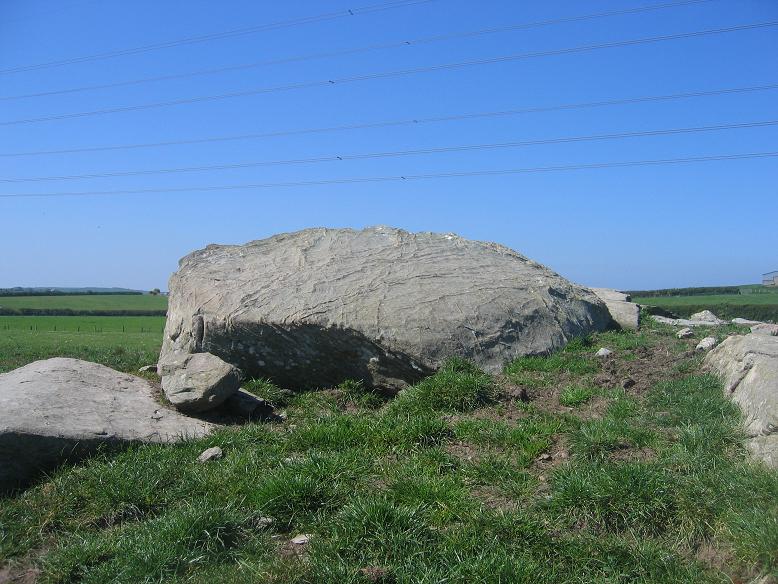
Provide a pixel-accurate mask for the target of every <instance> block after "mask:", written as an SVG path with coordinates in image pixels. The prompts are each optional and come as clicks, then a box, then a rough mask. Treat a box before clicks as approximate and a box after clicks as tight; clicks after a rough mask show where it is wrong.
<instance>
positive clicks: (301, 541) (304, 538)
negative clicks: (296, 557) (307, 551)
mask: <svg viewBox="0 0 778 584" xmlns="http://www.w3.org/2000/svg"><path fill="white" fill-rule="evenodd" d="M309 541H311V536H310V535H309V534H307V533H306V534H300V535H296V536H294V537H293V538H292V539H291V542H292V543H293V544H295V545H305V544H307V543H308V542H309Z"/></svg>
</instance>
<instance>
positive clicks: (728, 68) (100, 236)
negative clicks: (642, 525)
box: [0, 0, 778, 289]
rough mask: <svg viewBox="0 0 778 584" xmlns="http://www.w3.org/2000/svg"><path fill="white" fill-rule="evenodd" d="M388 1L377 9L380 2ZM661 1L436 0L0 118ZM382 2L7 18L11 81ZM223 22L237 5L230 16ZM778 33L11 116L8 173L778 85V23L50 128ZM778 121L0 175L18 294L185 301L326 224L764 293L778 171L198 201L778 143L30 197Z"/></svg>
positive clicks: (69, 72) (610, 148)
mask: <svg viewBox="0 0 778 584" xmlns="http://www.w3.org/2000/svg"><path fill="white" fill-rule="evenodd" d="M374 3H377V2H374ZM661 3H663V2H661V0H660V1H657V0H654V1H653V2H652V1H650V0H644V1H632V0H621V1H606V0H603V1H598V2H587V3H583V2H574V1H570V0H558V1H554V2H516V1H508V0H494V1H486V2H475V1H473V0H432V1H429V2H422V3H419V4H416V5H412V6H405V7H398V8H393V9H391V10H384V11H377V12H372V13H369V14H364V13H363V14H360V13H359V11H355V12H356V13H355V15H354V16H347V17H342V18H333V19H330V20H326V21H320V22H314V23H309V24H304V25H300V26H294V27H286V28H281V29H276V30H266V31H263V32H256V33H252V34H246V35H241V36H235V37H232V38H226V39H219V40H213V41H210V42H202V43H194V44H187V45H182V46H177V47H172V48H167V49H161V50H154V51H146V52H142V53H138V54H134V55H127V56H122V57H116V58H110V59H101V60H94V61H88V62H82V63H77V64H71V65H63V66H57V67H49V68H43V69H37V70H28V71H22V72H15V73H7V72H6V73H2V72H1V71H0V98H2V97H8V96H18V95H27V94H30V93H38V92H46V91H55V90H60V89H69V88H74V87H81V86H86V85H100V84H110V83H114V82H120V81H126V80H131V79H138V78H146V77H153V76H159V75H168V74H178V73H186V72H191V71H197V70H200V69H207V68H218V67H225V66H230V65H240V64H244V63H251V62H257V61H266V60H278V59H284V58H288V57H295V56H300V55H308V54H321V53H326V52H337V51H342V50H346V49H351V48H356V47H364V46H368V45H374V44H384V43H394V42H397V41H403V40H413V39H417V38H424V37H430V36H435V35H444V34H450V33H458V32H466V31H474V30H479V29H485V28H492V27H503V26H508V25H512V24H521V23H529V22H534V21H539V20H547V19H559V18H564V17H570V16H577V15H583V14H591V13H594V12H602V11H609V10H620V9H627V8H633V7H639V6H646V5H651V4H661ZM369 4H370V1H369V0H368V1H365V2H363V3H357V2H352V1H348V2H346V1H341V0H328V1H327V2H314V1H312V0H311V1H300V0H295V1H291V2H255V1H248V0H235V1H233V2H230V3H228V4H225V3H219V4H217V3H213V2H210V1H206V0H189V1H187V2H186V3H184V2H153V1H151V0H135V1H133V2H120V1H119V0H104V1H97V0H62V1H61V2H57V3H55V2H52V1H51V0H0V70H6V69H11V68H15V67H18V66H25V65H32V64H37V63H45V62H49V61H54V60H60V59H68V58H71V57H80V56H83V55H91V54H95V53H103V52H106V51H113V50H121V49H125V48H132V47H138V46H145V45H149V44H154V43H159V42H165V41H170V40H176V39H180V38H185V37H191V36H196V35H202V34H209V33H215V32H221V31H226V30H231V29H237V28H242V27H253V26H259V25H263V24H266V23H273V22H277V21H286V20H290V19H298V18H303V17H308V16H313V15H319V14H323V13H336V12H340V11H344V10H347V9H349V8H358V7H361V6H367V5H369ZM227 7H228V8H229V9H227ZM773 20H778V3H776V2H774V1H773V0H737V1H735V0H712V1H709V2H701V3H697V4H690V5H686V6H679V7H674V8H667V9H663V10H656V11H652V12H642V13H635V14H628V15H620V16H612V17H608V18H600V19H593V20H585V21H579V22H571V23H564V24H556V25H551V26H544V27H538V28H529V29H523V30H513V31H510V32H501V33H494V34H488V35H481V36H475V37H471V38H458V39H454V40H448V41H441V42H434V43H426V44H418V45H415V44H411V45H409V46H404V47H397V48H387V49H379V50H374V51H369V52H364V53H359V54H353V55H349V56H338V57H326V58H318V59H309V60H304V61H298V62H291V63H285V64H278V65H267V66H258V67H253V68H249V69H243V70H239V71H233V72H225V73H219V74H213V75H206V76H197V77H190V78H185V79H177V80H169V81H157V82H153V83H143V84H138V85H135V86H122V87H114V88H107V89H100V90H91V91H85V92H76V93H70V94H60V95H53V96H44V97H29V98H24V99H13V100H2V99H0V155H2V154H13V153H20V152H32V151H44V150H60V149H74V148H88V147H99V146H111V145H125V144H133V143H150V142H159V141H169V140H173V141H178V140H187V139H199V138H207V137H214V136H232V135H239V134H251V133H265V132H275V131H281V132H283V131H288V130H296V129H309V128H317V127H327V126H338V125H347V124H362V123H370V122H379V121H385V120H402V119H418V118H428V117H437V116H448V115H459V114H468V113H477V112H490V111H502V110H514V109H523V108H532V107H546V106H554V105H559V104H571V103H582V102H589V101H597V100H611V99H621V98H631V97H643V96H650V95H663V94H676V93H683V92H694V91H707V90H716V89H720V88H729V87H745V86H754V85H764V84H770V83H778V65H777V63H778V62H777V61H776V59H775V55H776V54H778V27H766V28H761V29H753V30H746V31H738V32H731V33H727V34H719V35H709V36H701V37H696V38H687V39H681V40H673V41H667V42H658V43H650V44H643V45H635V46H628V47H618V48H611V49H603V50H594V51H585V52H574V53H570V54H565V55H556V56H545V57H537V58H527V59H522V60H514V61H509V62H502V63H496V64H489V65H480V66H472V67H465V68H459V69H448V70H440V71H435V72H426V73H418V74H413V75H403V76H397V77H391V78H385V79H372V80H366V81H360V82H353V83H336V84H329V85H327V86H322V87H310V88H303V89H296V90H287V91H274V92H268V93H263V94H255V95H250V96H245V97H239V98H231V99H222V100H215V101H210V102H205V103H195V104H187V105H180V106H175V107H160V108H152V109H145V110H139V111H132V112H123V113H115V114H111V115H91V116H83V117H78V118H72V119H63V120H54V121H47V122H36V123H23V124H7V123H4V122H10V121H16V120H26V119H30V118H38V117H44V116H50V115H59V114H68V113H75V112H90V111H94V110H100V109H106V108H113V107H122V106H131V105H139V104H147V103H154V102H161V101H168V100H175V99H179V98H187V97H196V96H204V95H214V94H223V93H230V92H235V91H242V90H252V89H259V88H265V87H275V86H281V85H286V84H294V83H299V82H313V81H321V80H329V79H340V78H345V77H351V76H358V75H370V74H374V73H380V72H384V71H394V70H401V69H408V68H416V67H427V66H433V65H439V64H445V63H457V62H462V61H469V60H478V59H489V58H492V57H498V56H503V55H511V54H519V53H528V52H538V51H552V50H557V49H563V48H568V47H576V46H583V45H591V44H601V43H609V42H614V41H621V40H628V39H637V38H642V37H653V36H662V35H672V34H677V33H685V32H690V31H700V30H706V29H717V28H723V27H732V26H737V25H742V24H750V23H756V22H767V21H773ZM776 119H778V90H772V91H758V92H751V93H745V94H742V93H741V94H733V95H724V96H709V97H700V98H694V99H681V100H668V101H662V102H649V103H638V104H629V105H618V106H611V107H602V108H590V109H573V110H567V111H555V112H542V113H532V114H522V115H514V116H504V117H497V118H476V119H470V120H464V121H455V122H447V123H428V124H416V125H412V126H397V127H386V128H373V129H361V130H351V131H339V132H327V133H318V134H300V135H291V136H290V135H287V136H281V137H274V138H265V139H252V140H233V141H224V142H213V143H206V144H192V145H177V146H169V147H154V148H139V149H129V150H127V149H125V150H109V151H99V152H88V153H70V154H55V155H36V156H0V178H2V179H4V180H3V181H2V182H0V194H30V193H63V192H73V191H77V192H82V191H117V190H138V189H152V190H153V189H171V188H182V189H185V190H184V191H181V192H175V193H170V192H150V193H146V194H129V195H116V196H110V195H109V196H106V195H102V196H80V197H48V198H8V197H5V198H0V287H4V286H16V285H26V286H43V285H60V286H82V285H93V286H126V287H133V288H145V289H149V288H153V287H160V288H163V289H166V288H167V279H168V277H169V275H170V274H171V272H172V271H174V270H175V268H176V265H177V261H178V259H179V258H180V257H181V256H183V255H185V254H186V253H188V252H189V251H191V250H194V249H197V248H201V247H203V246H205V245H207V244H208V243H243V242H246V241H249V240H252V239H261V238H263V237H267V236H269V235H272V234H274V233H278V232H283V231H292V230H297V229H302V228H305V227H312V226H329V227H341V226H343V227H346V226H348V227H363V226H369V225H375V224H386V225H393V226H398V227H402V228H405V229H408V230H412V231H443V232H456V233H459V234H461V235H463V236H465V237H469V238H474V239H481V240H492V241H497V242H500V243H503V244H505V245H508V246H510V247H512V248H514V249H516V250H518V251H520V252H522V253H524V254H526V255H528V256H529V257H532V258H533V259H535V260H537V261H540V262H542V263H544V264H546V265H548V266H550V267H551V268H553V269H554V270H556V271H558V272H559V273H561V274H562V275H564V276H566V277H568V278H570V279H571V280H574V281H577V282H580V283H584V284H588V285H596V286H612V287H617V288H623V289H629V288H655V287H669V286H692V285H716V284H734V283H745V282H757V281H758V280H759V276H760V274H761V273H762V272H766V271H768V270H772V269H778V253H776V250H778V196H777V195H778V193H777V192H776V191H778V159H776V158H762V159H750V160H734V161H718V162H707V163H695V164H684V165H673V166H653V167H621V168H604V169H597V170H575V171H560V172H544V173H533V174H512V175H493V176H469V177H458V178H445V179H431V180H418V181H416V180H414V181H392V182H362V183H353V184H327V185H319V186H297V187H274V188H263V189H259V188H256V189H248V190H239V191H218V190H217V191H210V192H203V191H198V187H203V186H224V185H241V184H256V183H283V182H300V181H302V182H305V181H318V180H330V179H340V178H358V177H377V176H397V175H418V174H435V173H448V172H472V171H484V170H499V169H511V168H513V169H515V168H527V167H538V166H560V165H561V166H564V165H576V164H590V163H601V162H606V163H613V162H622V161H631V160H649V159H668V158H682V157H696V156H712V155H719V154H741V153H748V152H766V151H778V140H777V139H778V127H776V126H768V127H756V128H748V129H733V130H725V131H717V132H707V133H693V134H685V135H671V136H654V137H641V138H625V139H621V140H607V141H584V142H579V143H561V144H560V143H558V144H547V145H538V146H527V147H516V148H501V149H491V150H470V151H464V152H454V153H451V152H449V153H436V154H426V155H414V156H402V157H394V158H384V159H367V160H365V159H363V160H343V161H336V162H320V163H314V164H299V165H288V164H283V165H274V166H261V167H248V168H242V169H229V170H208V171H200V172H187V173H170V174H156V175H141V176H124V177H108V178H91V179H77V180H58V181H26V182H9V179H20V178H40V177H50V176H61V175H82V174H94V173H105V172H117V171H118V172H123V171H140V170H150V169H166V168H179V167H191V166H202V165H218V164H240V163H251V162H256V161H270V160H289V159H300V158H312V157H320V156H321V157H328V156H338V155H339V156H348V155H353V154H361V153H369V152H388V151H398V150H415V149H424V148H439V147H450V146H463V145H471V144H491V143H503V142H516V141H527V140H541V139H547V138H560V137H566V136H587V135H594V134H612V133H621V132H639V131H645V130H659V129H671V128H681V127H698V126H709V125H722V124H733V123H743V122H754V121H767V120H776Z"/></svg>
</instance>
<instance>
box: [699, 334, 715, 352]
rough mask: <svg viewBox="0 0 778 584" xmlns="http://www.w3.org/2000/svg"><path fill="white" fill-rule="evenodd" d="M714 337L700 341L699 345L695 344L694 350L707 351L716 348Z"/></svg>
mask: <svg viewBox="0 0 778 584" xmlns="http://www.w3.org/2000/svg"><path fill="white" fill-rule="evenodd" d="M717 342H718V341H716V337H705V338H704V339H702V340H701V341H700V342H699V343H697V346H696V347H695V349H696V350H697V351H708V350H710V349H712V348H713V347H715V346H716V343H717Z"/></svg>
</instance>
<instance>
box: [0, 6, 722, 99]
mask: <svg viewBox="0 0 778 584" xmlns="http://www.w3.org/2000/svg"><path fill="white" fill-rule="evenodd" d="M712 1H714V0H683V1H681V2H671V3H666V4H653V5H650V6H640V7H637V8H630V9H625V10H612V11H609V12H598V13H594V14H584V15H579V16H570V17H565V18H555V19H551V20H539V21H535V22H527V23H521V24H512V25H507V26H501V27H493V28H484V29H479V30H472V31H466V32H459V33H451V34H443V35H434V36H427V37H420V38H416V39H409V40H403V41H396V42H391V43H382V44H373V45H367V46H363V47H355V48H351V49H344V50H341V51H329V52H321V53H311V54H308V55H298V56H294V57H285V58H281V59H273V60H268V61H256V62H253V63H245V64H243V65H232V66H227V67H216V68H211V69H201V70H198V71H192V72H189V73H179V74H173V75H158V76H154V77H144V78H141V79H131V80H128V81H117V82H114V83H102V84H95V85H85V86H81V87H72V88H69V89H58V90H52V91H40V92H37V93H27V94H23V95H8V96H0V101H10V100H17V99H29V98H33V97H47V96H52V95H63V94H70V93H80V92H84V91H95V90H98V89H111V88H115V87H127V86H131V85H142V84H144V83H152V82H158V81H173V80H176V79H188V78H192V77H199V76H203V75H214V74H217V73H227V72H231V71H244V70H246V69H252V68H256V67H265V66H270V65H282V64H287V63H298V62H302V61H311V60H314V59H325V58H332V57H343V56H348V55H356V54H362V53H367V52H371V51H377V50H383V49H395V48H401V47H408V46H414V45H421V44H432V43H437V42H442V41H450V40H454V39H461V38H472V37H476V36H482V35H487V34H496V33H504V32H513V31H517V30H527V29H531V28H539V27H543V26H551V25H555V24H563V23H571V22H580V21H583V20H592V19H596V18H606V17H610V16H621V15H625V14H635V13H641V12H648V11H652V10H662V9H667V8H676V7H679V6H688V5H694V4H701V3H707V2H712Z"/></svg>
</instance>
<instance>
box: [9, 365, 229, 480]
mask: <svg viewBox="0 0 778 584" xmlns="http://www.w3.org/2000/svg"><path fill="white" fill-rule="evenodd" d="M214 428H215V426H213V425H212V424H208V423H206V422H203V421H201V420H196V419H193V418H187V417H186V416H183V415H181V414H180V413H178V412H176V411H175V410H172V409H170V408H167V407H165V406H163V405H161V404H160V403H159V402H158V401H157V395H156V393H155V389H154V388H153V387H152V386H151V384H150V383H149V382H148V381H146V380H145V379H141V378H140V377H134V376H132V375H126V374H124V373H120V372H118V371H114V370H113V369H110V368H108V367H105V366H103V365H98V364H97V363H90V362H89V361H81V360H79V359H65V358H56V359H46V360H44V361H35V362H34V363H30V364H29V365H25V366H24V367H20V368H19V369H15V370H13V371H10V372H8V373H4V374H2V375H0V492H2V491H5V490H9V489H13V488H15V487H22V486H25V485H26V484H28V483H29V482H30V481H32V480H33V479H34V478H35V477H36V476H38V475H39V474H40V473H42V472H46V471H50V470H53V469H54V468H56V467H57V466H59V465H60V464H62V463H64V462H76V461H78V460H80V459H82V458H85V457H87V456H89V455H90V454H92V453H93V452H94V451H96V450H97V449H98V448H100V447H104V446H106V445H107V446H117V445H120V444H124V443H132V442H155V443H172V442H177V441H179V440H182V439H185V438H199V437H201V436H205V435H206V434H208V433H210V432H211V431H212V430H213V429H214Z"/></svg>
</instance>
